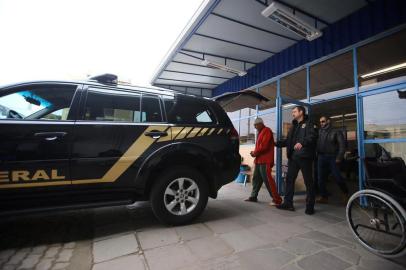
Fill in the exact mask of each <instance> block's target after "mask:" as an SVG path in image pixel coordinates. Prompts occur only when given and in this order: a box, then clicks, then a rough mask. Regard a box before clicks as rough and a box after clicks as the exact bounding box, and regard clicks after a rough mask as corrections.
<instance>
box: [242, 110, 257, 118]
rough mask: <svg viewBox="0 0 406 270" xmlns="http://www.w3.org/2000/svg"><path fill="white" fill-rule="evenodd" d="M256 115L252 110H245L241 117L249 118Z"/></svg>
mask: <svg viewBox="0 0 406 270" xmlns="http://www.w3.org/2000/svg"><path fill="white" fill-rule="evenodd" d="M255 114H256V110H254V109H250V108H245V109H242V110H241V117H244V116H245V117H247V116H252V115H255Z"/></svg>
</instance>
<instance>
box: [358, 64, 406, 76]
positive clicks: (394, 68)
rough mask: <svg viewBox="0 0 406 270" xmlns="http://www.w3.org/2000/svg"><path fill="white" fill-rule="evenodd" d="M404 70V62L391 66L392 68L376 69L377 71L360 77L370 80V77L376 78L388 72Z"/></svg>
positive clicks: (405, 65) (405, 66)
mask: <svg viewBox="0 0 406 270" xmlns="http://www.w3.org/2000/svg"><path fill="white" fill-rule="evenodd" d="M404 68H406V62H405V63H402V64H398V65H393V66H390V67H386V68H382V69H378V70H376V71H374V72H371V73H367V74H363V75H361V78H363V79H367V78H372V77H376V76H379V75H382V74H385V73H389V72H392V71H396V70H400V69H404Z"/></svg>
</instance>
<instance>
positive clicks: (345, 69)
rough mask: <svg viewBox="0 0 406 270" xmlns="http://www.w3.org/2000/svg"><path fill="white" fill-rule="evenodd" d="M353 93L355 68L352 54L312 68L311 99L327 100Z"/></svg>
mask: <svg viewBox="0 0 406 270" xmlns="http://www.w3.org/2000/svg"><path fill="white" fill-rule="evenodd" d="M336 91H337V92H336ZM332 92H335V93H332ZM353 92H354V68H353V59H352V52H348V53H345V54H342V55H339V56H337V57H334V58H332V59H328V60H326V61H324V62H322V63H319V64H317V65H315V66H312V67H310V96H311V97H318V98H320V99H321V98H323V99H326V98H331V97H334V96H337V95H343V94H347V93H353ZM327 93H329V94H327ZM320 95H322V96H320Z"/></svg>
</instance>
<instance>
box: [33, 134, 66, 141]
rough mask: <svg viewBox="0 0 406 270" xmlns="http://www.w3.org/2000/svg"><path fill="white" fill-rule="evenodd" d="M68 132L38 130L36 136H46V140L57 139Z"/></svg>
mask: <svg viewBox="0 0 406 270" xmlns="http://www.w3.org/2000/svg"><path fill="white" fill-rule="evenodd" d="M66 134H68V133H66V132H38V133H35V134H34V136H35V137H38V138H44V139H45V140H46V141H55V140H57V139H58V138H62V137H64V136H65V135H66Z"/></svg>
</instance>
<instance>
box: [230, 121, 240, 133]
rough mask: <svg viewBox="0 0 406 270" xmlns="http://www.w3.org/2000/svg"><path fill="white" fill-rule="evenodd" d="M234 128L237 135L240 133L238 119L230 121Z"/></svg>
mask: <svg viewBox="0 0 406 270" xmlns="http://www.w3.org/2000/svg"><path fill="white" fill-rule="evenodd" d="M231 123H233V126H234V128H235V130H237V132H238V135H239V134H240V120H236V121H232V122H231Z"/></svg>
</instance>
